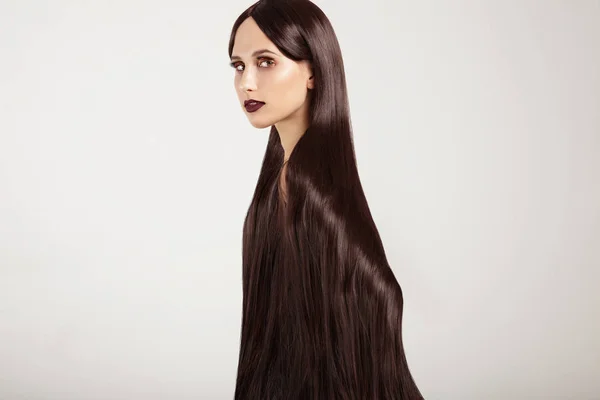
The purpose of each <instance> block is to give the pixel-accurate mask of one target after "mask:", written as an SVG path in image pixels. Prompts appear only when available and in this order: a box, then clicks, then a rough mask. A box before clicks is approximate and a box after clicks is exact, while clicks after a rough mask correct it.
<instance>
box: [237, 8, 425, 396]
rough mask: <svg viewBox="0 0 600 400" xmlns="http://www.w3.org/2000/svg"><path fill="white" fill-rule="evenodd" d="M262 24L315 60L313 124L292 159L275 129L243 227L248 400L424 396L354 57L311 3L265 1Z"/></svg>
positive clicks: (243, 359)
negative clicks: (374, 201)
mask: <svg viewBox="0 0 600 400" xmlns="http://www.w3.org/2000/svg"><path fill="white" fill-rule="evenodd" d="M248 17H252V18H253V19H254V20H255V21H256V23H257V25H258V26H259V28H260V29H261V30H262V31H263V32H264V33H265V35H266V36H267V37H268V38H269V39H270V40H271V41H272V42H273V44H274V45H275V46H276V47H277V48H278V49H279V50H280V51H281V52H282V53H283V54H284V55H285V56H286V57H288V58H290V59H292V60H295V61H300V60H308V61H310V63H311V65H312V68H313V76H314V80H315V85H314V88H313V89H312V91H311V93H310V96H311V98H310V107H309V127H308V129H307V130H306V132H305V133H304V134H303V136H302V137H301V138H300V139H299V140H298V142H297V144H296V145H295V147H294V149H293V151H292V152H291V154H290V157H289V160H288V161H287V168H286V176H285V178H286V183H287V190H286V202H285V203H284V202H283V201H282V197H283V193H282V192H281V189H280V184H279V183H280V174H281V172H282V166H283V161H284V160H283V158H284V152H283V148H282V145H281V142H280V138H279V134H278V132H277V129H276V128H275V126H274V125H273V126H272V127H271V130H270V135H269V139H268V143H267V148H266V152H265V154H264V158H263V162H262V167H261V170H260V175H259V177H258V182H257V185H256V189H255V191H254V195H253V198H252V202H251V203H250V206H249V209H248V213H247V214H246V218H245V221H244V227H243V243H242V263H243V278H242V289H243V304H242V329H241V344H240V353H239V361H238V371H237V381H236V389H235V399H236V400H245V399H253V400H258V399H260V400H274V399H326V400H336V399H339V400H354V399H361V400H363V399H410V400H413V399H422V398H423V396H422V395H421V393H420V392H419V390H418V388H417V386H416V384H415V382H414V380H413V378H412V376H411V373H410V371H409V368H408V365H407V361H406V357H405V353H404V347H403V343H402V309H403V296H402V290H401V289H400V286H399V284H398V282H397V280H396V278H395V276H394V273H393V272H392V270H391V268H390V266H389V264H388V262H387V259H386V255H385V252H384V249H383V245H382V241H381V238H380V236H379V232H378V231H377V228H376V226H375V223H374V221H373V218H372V216H371V212H370V210H369V207H368V204H367V200H366V198H365V195H364V192H363V188H362V186H361V183H360V179H359V174H358V170H357V164H356V157H355V152H354V144H353V141H352V127H351V122H350V112H349V103H348V94H347V89H346V80H345V73H344V65H343V62H342V53H341V50H340V46H339V43H338V40H337V38H336V35H335V33H334V30H333V28H332V26H331V23H330V22H329V20H328V18H327V17H326V16H325V14H324V13H323V12H322V11H321V9H320V8H319V7H317V6H316V5H315V4H313V3H312V2H310V1H309V0H260V1H258V2H256V3H254V4H253V5H251V6H250V7H249V8H248V9H247V10H245V11H244V12H243V13H242V14H241V15H240V16H239V17H238V19H237V20H236V21H235V23H234V25H233V29H232V32H231V37H230V41H229V56H231V54H232V49H233V45H234V40H235V35H236V32H237V29H238V27H239V26H240V24H241V23H242V22H243V21H244V20H246V19H247V18H248Z"/></svg>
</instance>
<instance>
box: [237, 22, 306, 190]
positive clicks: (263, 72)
mask: <svg viewBox="0 0 600 400" xmlns="http://www.w3.org/2000/svg"><path fill="white" fill-rule="evenodd" d="M262 49H266V50H269V51H271V52H272V53H271V52H261V53H258V54H253V53H254V52H256V51H257V50H262ZM231 62H232V66H233V67H234V69H235V78H234V85H235V90H236V92H237V96H238V100H239V102H240V106H241V107H242V110H243V112H244V113H245V114H246V117H247V118H248V120H249V121H250V124H252V126H254V127H255V128H267V127H270V126H272V125H275V127H276V128H277V131H278V132H279V138H280V140H281V144H282V146H283V150H284V164H283V168H282V173H281V181H280V184H281V188H282V189H283V191H284V192H285V168H286V166H287V164H286V162H287V160H288V159H289V156H290V154H291V152H292V150H293V149H294V146H295V145H296V143H297V142H298V140H299V139H300V137H301V136H302V135H303V134H304V132H305V131H306V129H307V128H308V125H309V106H310V94H311V92H310V90H311V89H313V87H314V78H313V76H312V70H311V65H310V62H308V61H306V60H303V61H294V60H291V59H289V58H287V57H286V56H284V55H283V53H281V51H279V50H278V49H277V47H276V46H275V45H274V44H273V42H271V40H269V38H268V37H267V36H266V35H265V34H264V33H263V32H262V31H261V30H260V28H259V27H258V25H257V24H256V22H255V21H254V19H253V18H252V17H249V18H247V19H246V20H245V21H244V22H242V24H241V25H240V26H239V28H238V30H237V32H236V35H235V39H234V45H233V51H232V57H231ZM250 99H254V100H258V101H262V102H264V103H265V104H264V105H263V106H262V107H261V108H260V109H259V110H258V111H255V112H253V113H250V112H248V111H246V108H245V107H244V101H245V100H250Z"/></svg>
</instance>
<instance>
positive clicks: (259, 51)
mask: <svg viewBox="0 0 600 400" xmlns="http://www.w3.org/2000/svg"><path fill="white" fill-rule="evenodd" d="M262 53H271V54H275V55H276V56H277V55H278V54H277V53H275V52H273V51H271V50H267V49H260V50H256V51H255V52H254V53H252V57H256V56H257V55H259V54H262ZM241 59H242V58H241V57H240V56H231V60H232V61H233V60H241Z"/></svg>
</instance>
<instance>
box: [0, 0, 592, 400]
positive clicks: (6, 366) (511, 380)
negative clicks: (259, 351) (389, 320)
mask: <svg viewBox="0 0 600 400" xmlns="http://www.w3.org/2000/svg"><path fill="white" fill-rule="evenodd" d="M316 3H317V4H318V5H319V6H320V7H321V8H322V9H323V10H324V11H325V13H326V14H327V15H328V16H329V18H330V20H331V21H332V23H333V25H334V28H335V29H336V32H337V34H338V37H339V41H340V43H341V46H342V51H343V55H344V61H345V66H346V72H347V81H348V89H349V94H350V103H351V112H352V122H353V127H354V134H355V143H356V152H357V157H358V163H359V171H360V173H361V177H362V182H363V185H364V187H365V191H366V195H367V199H368V201H369V204H370V207H371V210H372V212H373V215H374V218H375V220H376V223H377V225H378V228H379V230H380V233H381V235H382V239H383V241H384V245H385V248H386V252H387V256H388V259H389V261H390V263H391V265H392V266H393V268H394V271H395V273H396V276H397V278H398V281H399V282H400V285H401V286H402V288H403V292H404V296H405V314H404V341H405V346H406V353H407V357H408V359H409V363H410V367H411V370H412V372H413V374H414V377H415V379H416V381H417V383H418V384H419V386H420V388H421V390H422V391H423V394H424V395H425V397H426V398H427V399H456V400H467V399H473V400H475V399H477V400H481V399H486V400H492V399H511V400H514V399H600V380H599V379H598V377H599V376H600V344H599V337H600V327H599V318H600V317H599V316H600V295H599V294H598V290H599V289H598V287H599V283H600V273H599V268H600V2H599V1H585V0H579V1H573V0H564V1H542V0H539V1H516V0H513V1H474V0H473V1H453V2H452V1H441V0H440V1H438V2H432V1H428V2H425V1H421V2H411V1H400V0H395V1H383V0H378V1H373V2H370V3H369V5H367V3H366V2H364V1H343V2H342V1H338V0H319V1H316ZM417 3H418V5H417ZM250 4H251V2H248V1H234V0H228V1H219V2H216V3H215V2H198V1H171V2H168V3H167V2H166V1H162V2H158V1H134V0H120V1H118V2H117V1H103V2H99V1H98V2H75V1H66V0H62V1H58V0H57V1H53V2H41V1H23V0H19V1H17V0H13V1H1V2H0V48H1V59H0V157H1V158H0V399H1V400H49V399H56V400H91V399H98V400H112V399H115V400H116V399H123V400H125V399H127V400H131V399H144V400H153V399H182V400H183V399H231V398H232V397H233V390H234V386H235V374H236V367H237V355H238V349H239V334H240V330H239V328H240V322H241V321H240V319H241V295H242V294H241V239H242V236H241V234H242V232H241V229H242V223H243V219H244V216H245V213H246V211H247V208H248V206H249V203H250V200H251V196H252V192H253V189H254V186H255V184H256V180H257V177H258V173H259V168H260V163H261V161H262V156H263V153H264V149H265V145H266V140H267V136H268V130H255V129H254V128H252V126H251V125H250V124H249V122H248V121H247V120H246V117H245V116H244V114H243V112H242V109H241V107H240V106H239V104H238V100H237V98H236V94H235V91H234V88H233V76H234V71H233V70H232V69H231V68H230V67H229V66H228V62H229V60H228V58H227V42H228V39H229V33H230V29H231V25H232V24H233V22H234V20H235V18H236V17H237V16H238V14H239V13H240V12H241V11H243V10H244V9H245V8H246V7H247V6H249V5H250ZM268 284H269V282H265V285H268Z"/></svg>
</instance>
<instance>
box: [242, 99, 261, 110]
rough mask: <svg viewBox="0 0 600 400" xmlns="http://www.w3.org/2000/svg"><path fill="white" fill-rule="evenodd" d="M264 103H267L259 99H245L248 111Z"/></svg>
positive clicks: (256, 108)
mask: <svg viewBox="0 0 600 400" xmlns="http://www.w3.org/2000/svg"><path fill="white" fill-rule="evenodd" d="M264 105H265V103H263V102H262V101H258V100H254V99H250V100H246V101H244V107H246V111H248V112H254V111H256V110H258V109H259V108H261V107H262V106H264Z"/></svg>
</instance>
